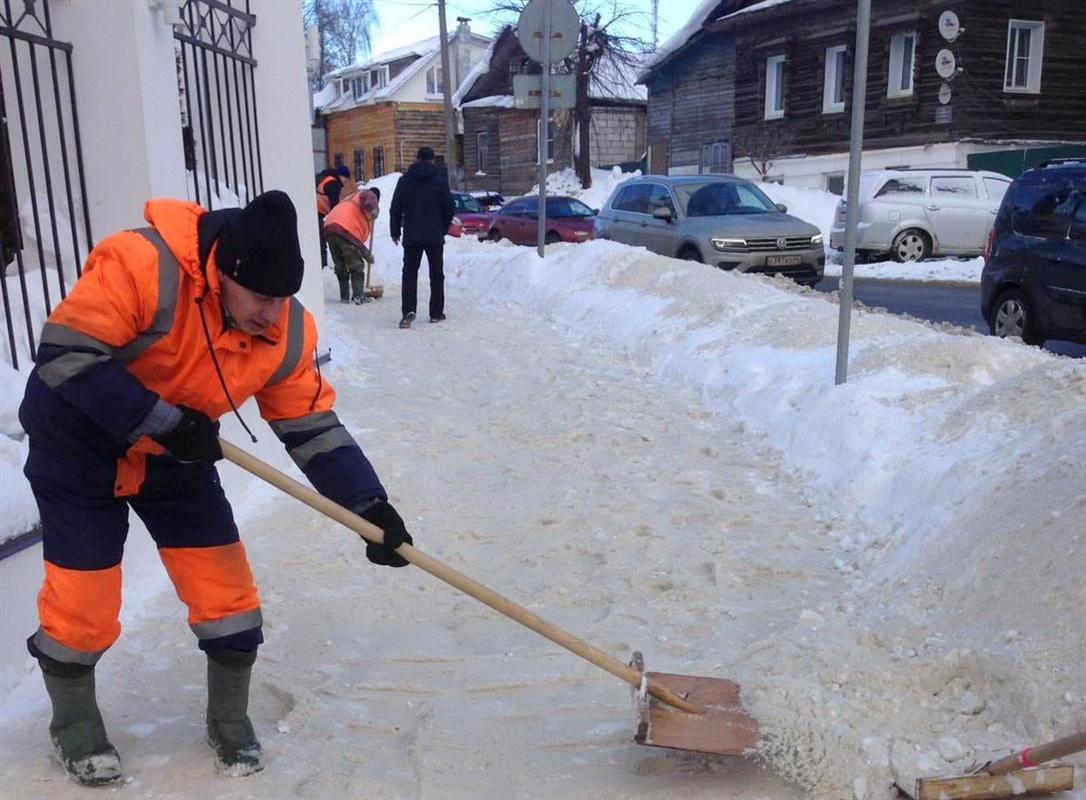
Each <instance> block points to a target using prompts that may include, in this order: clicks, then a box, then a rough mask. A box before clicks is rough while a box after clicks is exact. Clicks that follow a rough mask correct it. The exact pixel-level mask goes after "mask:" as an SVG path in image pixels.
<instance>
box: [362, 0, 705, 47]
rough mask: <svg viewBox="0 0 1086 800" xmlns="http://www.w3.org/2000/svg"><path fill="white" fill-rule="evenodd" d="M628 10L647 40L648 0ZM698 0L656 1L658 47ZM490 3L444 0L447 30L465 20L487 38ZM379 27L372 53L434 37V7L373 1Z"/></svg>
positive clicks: (408, 0) (637, 0)
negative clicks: (636, 13) (635, 13)
mask: <svg viewBox="0 0 1086 800" xmlns="http://www.w3.org/2000/svg"><path fill="white" fill-rule="evenodd" d="M620 2H621V3H622V4H624V5H627V6H629V7H631V8H639V9H644V12H645V18H644V26H645V29H644V31H643V33H642V35H643V36H644V38H645V39H646V40H647V39H650V38H651V28H650V22H649V20H650V15H651V12H652V2H651V0H620ZM699 2H700V0H660V23H659V26H660V29H659V41H660V43H661V44H662V43H663V42H665V41H666V40H667V38H668V37H669V36H670V35H671V34H672V33H673V32H674V31H675V30H676V29H677V28H679V27H680V26H682V25H683V23H685V22H686V20H687V19H688V18H689V17H690V15H691V13H693V11H694V9H695V8H697V6H698V4H699ZM492 4H493V0H447V2H446V14H447V17H448V19H447V22H448V25H449V30H450V31H451V30H452V29H453V28H455V27H456V18H457V17H469V18H470V19H471V29H472V30H473V31H476V32H477V33H482V34H484V35H490V34H492V33H493V32H494V27H495V23H494V22H493V21H492V20H490V19H487V18H486V17H484V16H483V12H484V10H485V9H487V8H488V7H490V6H491V5H492ZM374 6H375V7H376V9H377V15H378V19H379V26H378V29H377V32H376V36H375V38H374V43H373V54H377V53H381V52H383V51H385V50H391V49H393V48H396V47H402V46H404V45H407V44H411V43H412V42H416V41H418V40H419V39H425V38H427V37H429V36H437V33H438V21H437V6H436V5H435V4H434V3H432V2H427V1H426V0H374Z"/></svg>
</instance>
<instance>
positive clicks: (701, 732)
mask: <svg viewBox="0 0 1086 800" xmlns="http://www.w3.org/2000/svg"><path fill="white" fill-rule="evenodd" d="M219 441H220V443H221V444H222V451H223V455H224V456H225V457H226V459H227V460H228V461H231V462H233V463H234V464H237V465H238V466H239V467H241V468H242V469H244V470H246V471H247V472H250V473H252V474H253V475H255V476H256V477H258V478H260V479H262V480H264V481H267V482H268V483H270V484H271V485H272V486H275V487H276V488H278V489H281V490H282V491H284V492H286V493H287V494H289V495H291V496H292V497H294V498H295V499H297V500H300V501H301V502H303V503H305V504H306V505H308V506H310V507H311V508H314V509H316V510H317V511H319V512H321V513H322V514H324V515H325V516H326V517H328V518H330V519H332V520H334V521H336V522H338V523H340V524H341V525H345V526H346V527H348V528H350V529H351V530H352V531H354V532H355V533H357V534H358V535H359V536H361V537H362V538H363V539H365V540H367V541H370V542H376V543H378V544H381V543H382V542H383V541H384V532H383V531H382V530H381V529H380V528H378V527H377V526H375V525H371V524H370V523H369V522H367V521H366V520H364V519H362V517H360V516H358V515H357V514H354V513H353V512H351V511H349V510H347V509H346V508H344V507H343V506H341V505H339V504H338V503H335V502H333V501H331V500H329V499H328V498H326V497H324V496H323V495H321V494H319V493H318V492H316V491H314V490H313V489H311V488H309V487H308V486H305V485H304V484H302V483H299V482H298V481H296V480H294V479H293V478H291V477H290V476H288V475H286V474H284V473H283V472H280V471H279V470H277V469H275V467H273V466H271V465H270V464H267V463H265V462H263V461H261V460H260V459H258V458H256V457H255V456H253V455H251V454H249V453H247V452H245V451H244V450H242V449H240V448H238V447H236V446H234V445H233V444H231V443H230V442H228V441H226V440H224V439H220V440H219ZM396 552H397V553H398V554H399V555H401V556H403V558H404V559H406V560H407V561H409V562H411V563H412V564H414V565H415V566H416V567H418V568H419V569H422V570H425V571H426V572H429V573H430V574H431V575H433V576H434V577H435V578H438V579H440V580H442V581H444V582H445V583H447V584H449V585H450V586H452V587H454V588H456V589H459V590H460V591H462V592H464V593H466V594H469V595H471V596H472V597H474V598H475V599H476V600H478V601H480V602H482V603H485V604H486V605H488V606H490V607H491V608H493V609H494V610H495V611H498V612H500V613H502V614H504V615H505V616H507V617H509V618H510V619H512V620H514V621H515V622H519V623H520V624H521V625H524V626H525V627H527V628H530V629H531V630H533V631H535V632H536V633H538V634H539V635H540V636H543V637H545V638H547V639H550V640H551V641H552V642H554V643H555V644H558V645H561V646H562V647H564V648H566V649H567V650H569V651H570V652H572V653H574V654H575V655H578V656H580V657H581V658H583V659H585V660H586V661H588V662H590V663H592V664H595V665H596V666H597V667H599V668H600V669H602V670H605V671H606V672H610V673H611V674H612V675H614V676H616V677H618V678H621V679H622V680H624V681H625V682H626V683H628V684H630V686H632V687H633V688H634V690H635V698H636V700H637V704H638V706H639V718H638V724H637V734H636V736H635V741H637V743H638V744H645V745H652V746H655V747H669V748H675V749H678V750H694V751H697V752H701V753H715V754H718V755H730V756H737V755H743V754H744V753H745V752H746V751H747V750H749V749H750V748H751V747H753V746H754V745H756V744H757V743H758V740H759V736H760V734H759V731H758V723H757V722H756V721H755V720H754V718H753V717H751V716H750V715H748V714H747V713H746V711H744V710H743V708H742V706H741V704H740V701H739V686H738V685H737V684H735V683H733V682H732V681H727V680H721V679H719V678H703V677H697V676H692V675H672V674H668V673H660V672H645V671H644V668H643V664H642V662H641V655H640V653H635V654H634V663H633V665H628V664H623V663H622V662H620V661H617V660H616V659H614V658H612V657H611V656H609V655H607V653H605V652H603V651H602V650H600V649H599V648H597V647H594V646H593V645H591V644H589V643H588V642H585V641H583V640H582V639H578V638H577V637H576V636H574V635H573V634H571V633H567V632H566V631H564V630H562V629H561V628H559V627H558V626H556V625H553V624H551V623H550V622H547V621H546V620H545V619H543V618H542V617H539V616H537V615H535V614H533V613H532V612H531V611H529V610H528V609H526V608H524V607H523V606H520V605H517V604H516V603H514V602H512V601H511V600H508V599H506V598H505V597H502V596H501V595H500V594H498V593H497V592H495V591H493V590H491V589H488V588H487V587H485V586H483V585H482V584H481V583H478V582H476V581H474V580H472V579H471V578H469V577H468V576H467V575H464V574H463V573H461V572H457V571H456V570H454V569H453V568H452V567H449V566H447V565H446V564H444V563H442V562H441V561H438V560H437V559H435V558H432V557H431V556H428V555H426V554H425V553H423V552H422V551H421V550H419V549H418V548H417V547H415V546H413V545H410V544H404V545H401V546H400V547H398V548H397V549H396Z"/></svg>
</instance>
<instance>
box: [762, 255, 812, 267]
mask: <svg viewBox="0 0 1086 800" xmlns="http://www.w3.org/2000/svg"><path fill="white" fill-rule="evenodd" d="M802 261H803V259H802V258H801V257H800V256H766V257H765V265H766V266H767V267H794V266H795V265H796V264H799V263H800V262H802Z"/></svg>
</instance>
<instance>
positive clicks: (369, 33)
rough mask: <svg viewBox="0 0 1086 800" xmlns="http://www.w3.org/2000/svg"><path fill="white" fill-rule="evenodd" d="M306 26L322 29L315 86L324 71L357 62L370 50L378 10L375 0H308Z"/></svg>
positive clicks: (306, 4) (305, 15)
mask: <svg viewBox="0 0 1086 800" xmlns="http://www.w3.org/2000/svg"><path fill="white" fill-rule="evenodd" d="M304 18H305V27H306V28H307V29H308V28H311V27H313V26H314V25H316V26H317V28H318V30H319V31H320V40H321V60H320V65H319V67H318V68H317V72H316V76H315V78H314V80H315V82H316V83H317V84H318V85H317V86H315V87H314V88H315V89H319V88H320V85H319V84H320V81H321V79H322V78H323V76H324V75H326V74H328V73H329V72H331V71H332V70H336V69H341V68H342V67H346V66H349V65H351V64H354V63H355V62H356V61H357V60H358V58H359V56H364V55H366V54H368V53H369V52H370V48H371V47H372V45H373V30H374V28H375V27H376V26H377V11H376V10H375V9H374V7H373V0H305V5H304Z"/></svg>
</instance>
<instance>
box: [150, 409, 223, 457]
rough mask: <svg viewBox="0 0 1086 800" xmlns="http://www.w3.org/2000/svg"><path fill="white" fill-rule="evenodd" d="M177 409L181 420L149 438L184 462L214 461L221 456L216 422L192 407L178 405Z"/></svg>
mask: <svg viewBox="0 0 1086 800" xmlns="http://www.w3.org/2000/svg"><path fill="white" fill-rule="evenodd" d="M178 409H180V411H181V421H180V422H178V423H177V424H176V425H174V426H173V427H172V428H170V430H168V431H166V432H165V433H160V434H157V435H155V436H152V437H151V438H152V439H154V440H155V441H156V442H158V443H159V444H160V445H162V446H163V447H165V448H166V450H167V451H168V452H169V454H170V455H171V456H173V457H174V458H176V459H177V460H178V461H181V462H183V463H186V464H191V463H193V462H196V461H211V462H214V461H218V460H219V459H220V458H222V447H220V446H219V426H218V423H215V422H212V421H211V418H210V417H209V416H208V415H207V414H204V413H203V412H202V411H197V410H196V409H194V408H189V407H188V406H178Z"/></svg>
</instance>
